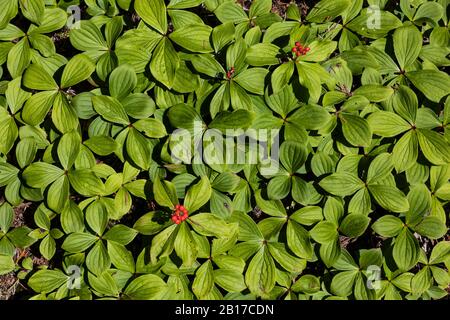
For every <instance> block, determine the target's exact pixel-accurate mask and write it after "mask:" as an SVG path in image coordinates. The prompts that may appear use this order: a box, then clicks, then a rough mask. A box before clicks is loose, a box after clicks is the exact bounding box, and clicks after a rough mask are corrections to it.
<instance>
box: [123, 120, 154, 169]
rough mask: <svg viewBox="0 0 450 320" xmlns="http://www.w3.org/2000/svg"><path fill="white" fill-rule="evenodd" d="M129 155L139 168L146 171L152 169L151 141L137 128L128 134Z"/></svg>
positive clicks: (127, 146)
mask: <svg viewBox="0 0 450 320" xmlns="http://www.w3.org/2000/svg"><path fill="white" fill-rule="evenodd" d="M126 148H127V155H128V156H129V157H130V159H131V160H132V161H133V163H135V164H136V165H137V166H138V167H139V168H142V169H144V170H146V169H148V168H149V167H150V161H151V149H150V145H149V141H148V139H147V138H145V137H144V136H143V135H142V134H141V133H139V131H137V130H136V129H135V128H131V129H130V131H129V132H128V136H127V141H126Z"/></svg>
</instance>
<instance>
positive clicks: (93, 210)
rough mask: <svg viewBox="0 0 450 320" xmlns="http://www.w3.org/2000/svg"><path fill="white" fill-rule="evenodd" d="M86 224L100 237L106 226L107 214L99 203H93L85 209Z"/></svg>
mask: <svg viewBox="0 0 450 320" xmlns="http://www.w3.org/2000/svg"><path fill="white" fill-rule="evenodd" d="M86 222H87V223H88V225H89V227H90V228H91V229H92V230H93V231H94V232H95V233H97V234H98V235H100V236H101V235H102V234H103V232H104V231H105V229H106V227H107V224H108V212H107V211H106V208H105V206H104V205H103V204H102V203H101V202H100V201H94V202H93V203H91V204H90V205H89V206H88V207H87V209H86Z"/></svg>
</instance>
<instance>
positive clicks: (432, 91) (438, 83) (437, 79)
mask: <svg viewBox="0 0 450 320" xmlns="http://www.w3.org/2000/svg"><path fill="white" fill-rule="evenodd" d="M406 77H407V78H408V79H409V80H411V82H412V83H413V85H414V86H415V87H416V88H417V89H419V90H420V91H422V93H423V94H424V95H425V96H426V97H427V98H428V99H430V100H431V101H433V102H439V101H440V100H441V99H442V98H443V97H445V96H447V95H448V94H450V76H449V75H448V74H446V73H445V72H442V71H436V70H420V71H411V72H408V73H406Z"/></svg>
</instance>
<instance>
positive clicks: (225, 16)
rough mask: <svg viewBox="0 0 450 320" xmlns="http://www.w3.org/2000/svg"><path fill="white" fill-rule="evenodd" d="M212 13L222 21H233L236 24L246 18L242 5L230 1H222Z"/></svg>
mask: <svg viewBox="0 0 450 320" xmlns="http://www.w3.org/2000/svg"><path fill="white" fill-rule="evenodd" d="M214 14H215V15H216V17H217V18H218V19H219V20H220V22H222V23H227V22H233V23H235V24H237V23H240V22H243V21H246V20H248V17H247V14H246V13H245V11H244V10H243V9H242V7H241V6H240V5H238V4H237V3H234V2H232V1H224V2H223V3H222V4H221V5H220V6H218V7H217V8H216V9H215V10H214Z"/></svg>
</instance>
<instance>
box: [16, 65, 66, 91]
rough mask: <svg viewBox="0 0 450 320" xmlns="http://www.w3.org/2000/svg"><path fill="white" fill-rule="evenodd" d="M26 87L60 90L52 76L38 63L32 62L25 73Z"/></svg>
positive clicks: (24, 82)
mask: <svg viewBox="0 0 450 320" xmlns="http://www.w3.org/2000/svg"><path fill="white" fill-rule="evenodd" d="M23 84H24V86H25V87H27V88H30V89H34V90H58V85H57V84H56V82H55V80H53V78H52V76H51V75H49V74H48V73H47V71H45V69H44V68H43V67H41V66H40V65H38V64H32V65H31V66H29V67H28V68H27V70H26V71H25V73H24V75H23Z"/></svg>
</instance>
